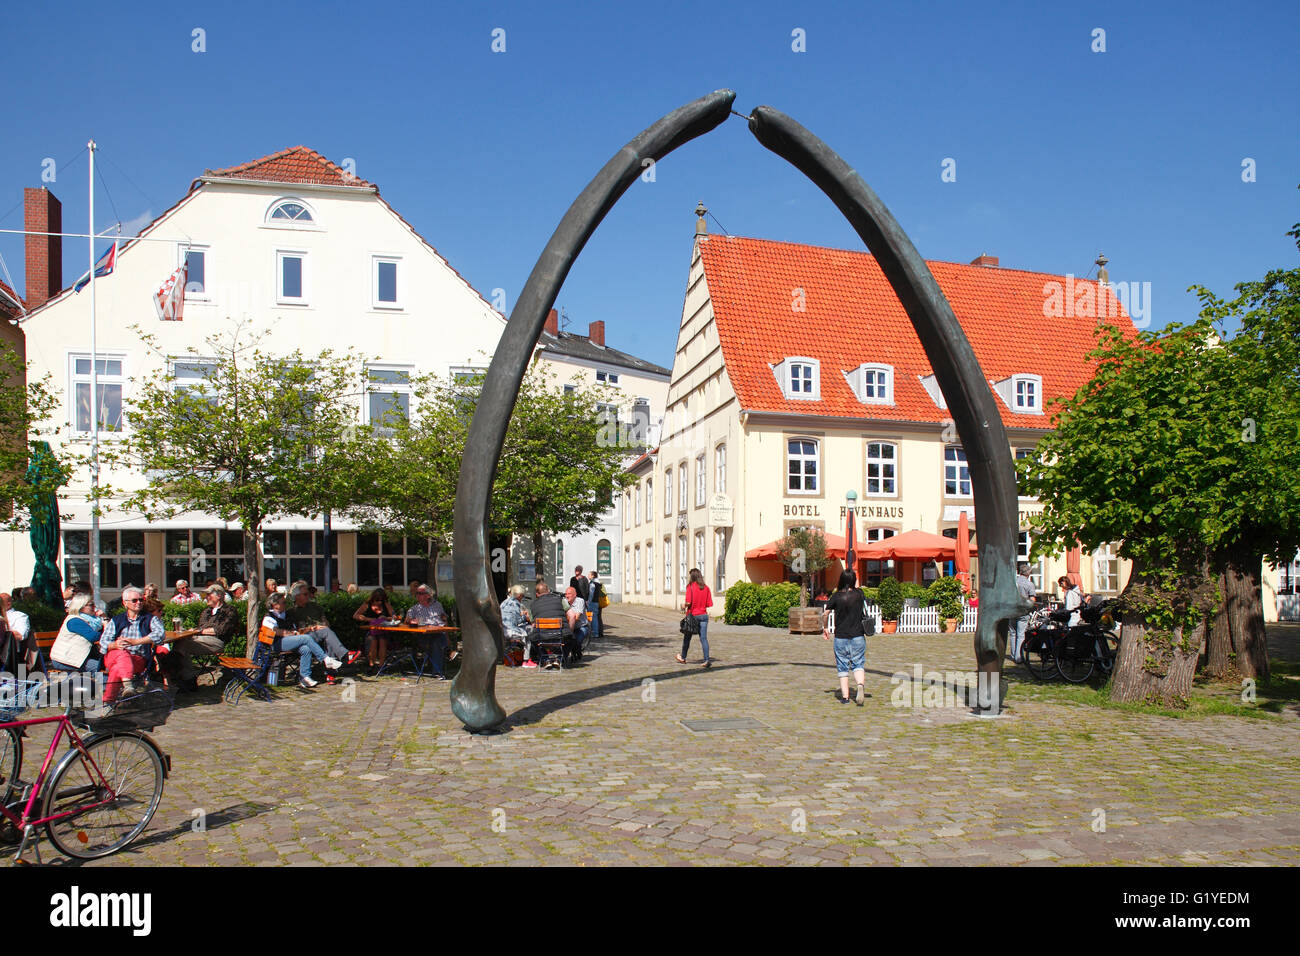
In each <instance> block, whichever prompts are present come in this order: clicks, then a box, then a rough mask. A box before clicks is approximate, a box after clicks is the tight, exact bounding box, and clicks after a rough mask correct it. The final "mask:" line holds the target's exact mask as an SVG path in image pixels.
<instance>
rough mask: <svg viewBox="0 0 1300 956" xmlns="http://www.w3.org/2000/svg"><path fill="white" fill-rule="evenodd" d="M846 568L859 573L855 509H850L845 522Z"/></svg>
mask: <svg viewBox="0 0 1300 956" xmlns="http://www.w3.org/2000/svg"><path fill="white" fill-rule="evenodd" d="M844 548H845V554H844V567H845V568H846V569H848V570H849V571H855V572H856V571H857V570H858V569H857V567H856V563H857V562H856V560H855V559H856V557H857V554H856V552H857V550H858V535H857V527H856V522H855V520H854V514H853V509H851V508H850V509H849V513H848V517H847V518H845V520H844Z"/></svg>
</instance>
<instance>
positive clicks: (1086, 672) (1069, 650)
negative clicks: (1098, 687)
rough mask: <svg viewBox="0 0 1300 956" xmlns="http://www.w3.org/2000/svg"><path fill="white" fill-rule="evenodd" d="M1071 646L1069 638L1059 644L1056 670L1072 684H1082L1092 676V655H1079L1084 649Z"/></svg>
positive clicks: (1057, 646)
mask: <svg viewBox="0 0 1300 956" xmlns="http://www.w3.org/2000/svg"><path fill="white" fill-rule="evenodd" d="M1071 644H1072V642H1071V641H1070V640H1069V639H1068V638H1067V639H1065V640H1061V641H1058V642H1057V645H1056V669H1057V670H1059V671H1060V672H1061V676H1062V677H1064V678H1065V679H1066V680H1068V681H1069V682H1070V683H1071V684H1082V683H1083V682H1084V681H1086V680H1087V679H1088V678H1089V677H1091V676H1092V668H1093V660H1092V655H1091V654H1089V656H1087V657H1084V656H1082V655H1081V654H1080V653H1079V652H1080V651H1081V650H1082V648H1079V647H1071Z"/></svg>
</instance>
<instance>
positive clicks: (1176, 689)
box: [1110, 615, 1205, 707]
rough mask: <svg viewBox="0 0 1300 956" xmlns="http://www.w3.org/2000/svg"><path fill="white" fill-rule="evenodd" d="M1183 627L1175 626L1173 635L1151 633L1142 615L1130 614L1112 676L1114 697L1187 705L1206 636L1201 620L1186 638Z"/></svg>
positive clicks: (1125, 621) (1126, 701) (1121, 635)
mask: <svg viewBox="0 0 1300 956" xmlns="http://www.w3.org/2000/svg"><path fill="white" fill-rule="evenodd" d="M1182 638H1183V628H1182V627H1175V628H1174V630H1173V634H1172V636H1170V637H1168V638H1164V637H1161V636H1160V635H1157V634H1154V633H1148V631H1147V627H1146V623H1145V621H1143V620H1142V619H1141V618H1137V617H1134V616H1133V615H1130V616H1129V617H1127V618H1125V620H1124V626H1123V627H1122V628H1121V630H1120V645H1119V660H1118V661H1116V662H1115V676H1114V677H1113V678H1112V679H1111V685H1110V697H1111V700H1115V701H1120V702H1121V703H1140V702H1151V703H1157V702H1158V703H1161V704H1164V705H1165V706H1167V707H1183V706H1186V704H1187V701H1188V698H1190V697H1191V694H1192V677H1193V675H1195V673H1196V662H1197V660H1198V659H1199V658H1200V656H1201V654H1200V651H1201V641H1202V640H1203V639H1204V638H1205V623H1204V622H1201V623H1200V624H1197V625H1196V628H1195V629H1194V630H1193V631H1192V633H1191V634H1190V635H1189V638H1188V641H1187V642H1186V644H1184V643H1183V641H1182Z"/></svg>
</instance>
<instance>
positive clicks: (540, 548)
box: [533, 529, 546, 581]
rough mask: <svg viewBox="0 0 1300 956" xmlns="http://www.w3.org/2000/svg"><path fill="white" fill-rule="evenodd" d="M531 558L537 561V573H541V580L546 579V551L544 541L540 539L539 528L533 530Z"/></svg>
mask: <svg viewBox="0 0 1300 956" xmlns="http://www.w3.org/2000/svg"><path fill="white" fill-rule="evenodd" d="M533 560H534V561H536V562H537V573H538V574H540V575H542V580H543V581H545V580H546V552H545V550H544V542H543V541H542V532H541V530H540V529H538V530H536V531H534V532H533Z"/></svg>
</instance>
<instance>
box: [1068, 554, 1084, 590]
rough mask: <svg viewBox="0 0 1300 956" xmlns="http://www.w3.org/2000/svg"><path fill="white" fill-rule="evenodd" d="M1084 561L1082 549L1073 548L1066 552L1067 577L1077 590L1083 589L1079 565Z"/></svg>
mask: <svg viewBox="0 0 1300 956" xmlns="http://www.w3.org/2000/svg"><path fill="white" fill-rule="evenodd" d="M1082 559H1083V549H1082V548H1071V549H1070V550H1069V551H1067V552H1065V576H1066V577H1067V578H1069V579H1070V583H1071V584H1073V585H1074V586H1075V587H1076V588H1078V587H1083V577H1082V576H1081V575H1080V574H1079V564H1080V562H1081V561H1082Z"/></svg>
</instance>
